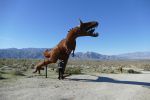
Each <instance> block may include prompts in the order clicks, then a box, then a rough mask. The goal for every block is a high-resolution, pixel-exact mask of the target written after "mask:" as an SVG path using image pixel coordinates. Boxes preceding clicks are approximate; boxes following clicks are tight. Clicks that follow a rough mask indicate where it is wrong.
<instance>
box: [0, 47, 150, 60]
mask: <svg viewBox="0 0 150 100" xmlns="http://www.w3.org/2000/svg"><path fill="white" fill-rule="evenodd" d="M46 49H47V48H23V49H16V48H8V49H0V58H28V59H30V58H31V59H42V58H44V56H43V51H45V50H46ZM70 59H79V60H80V59H83V60H122V59H150V52H134V53H126V54H120V55H103V54H99V53H96V52H85V53H83V52H76V53H75V57H72V56H70Z"/></svg>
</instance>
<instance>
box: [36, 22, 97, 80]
mask: <svg viewBox="0 0 150 100" xmlns="http://www.w3.org/2000/svg"><path fill="white" fill-rule="evenodd" d="M97 26H98V22H96V21H91V22H86V23H83V22H82V21H81V20H80V25H79V26H77V27H75V28H72V29H70V31H68V34H67V37H66V38H65V39H63V40H61V41H60V42H59V44H58V45H57V46H56V47H54V48H53V49H51V50H46V51H45V52H44V56H45V57H46V59H45V60H44V61H42V62H40V63H38V64H37V65H36V70H35V71H34V73H36V72H37V71H38V72H39V74H40V70H42V69H43V67H44V66H45V65H48V64H50V63H56V62H57V60H58V59H59V60H63V61H64V68H63V74H64V71H65V68H66V64H67V62H68V58H69V55H70V54H71V52H72V51H73V56H74V50H75V48H76V39H77V38H78V37H82V36H91V37H97V36H98V33H94V31H95V28H96V27H97ZM62 78H63V77H62Z"/></svg>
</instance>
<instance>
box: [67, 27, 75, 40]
mask: <svg viewBox="0 0 150 100" xmlns="http://www.w3.org/2000/svg"><path fill="white" fill-rule="evenodd" d="M76 33H77V28H74V29H71V30H70V31H69V33H68V34H67V37H66V39H67V40H68V41H69V42H73V41H76V38H77V36H76Z"/></svg>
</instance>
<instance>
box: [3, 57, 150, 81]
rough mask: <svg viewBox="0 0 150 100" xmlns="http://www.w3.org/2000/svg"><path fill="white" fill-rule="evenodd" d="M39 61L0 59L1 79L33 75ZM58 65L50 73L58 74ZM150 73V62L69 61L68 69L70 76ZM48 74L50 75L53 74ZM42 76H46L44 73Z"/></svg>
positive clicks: (51, 65) (54, 65) (53, 66)
mask: <svg viewBox="0 0 150 100" xmlns="http://www.w3.org/2000/svg"><path fill="white" fill-rule="evenodd" d="M39 61H41V60H39V59H0V79H5V78H13V77H16V76H20V77H22V76H26V75H27V74H30V75H31V74H32V71H33V69H34V66H35V64H36V63H37V62H39ZM57 67H58V66H57V63H56V64H50V65H48V69H49V70H48V71H51V72H53V73H54V74H57ZM140 71H150V60H120V61H119V60H111V61H110V60H108V61H106V60H104V61H95V60H69V61H68V64H67V68H66V73H68V74H87V73H88V74H90V73H113V74H117V73H130V74H131V73H140ZM51 72H48V73H51ZM42 74H45V73H44V71H43V73H42Z"/></svg>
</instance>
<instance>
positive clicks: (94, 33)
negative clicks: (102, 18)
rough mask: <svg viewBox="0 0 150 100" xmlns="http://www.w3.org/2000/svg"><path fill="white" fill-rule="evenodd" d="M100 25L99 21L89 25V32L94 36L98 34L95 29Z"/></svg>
mask: <svg viewBox="0 0 150 100" xmlns="http://www.w3.org/2000/svg"><path fill="white" fill-rule="evenodd" d="M97 27H98V23H95V24H93V25H91V26H89V27H88V28H87V32H88V33H89V34H90V35H92V36H95V37H96V36H98V33H97V32H94V31H95V29H96V28H97Z"/></svg>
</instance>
